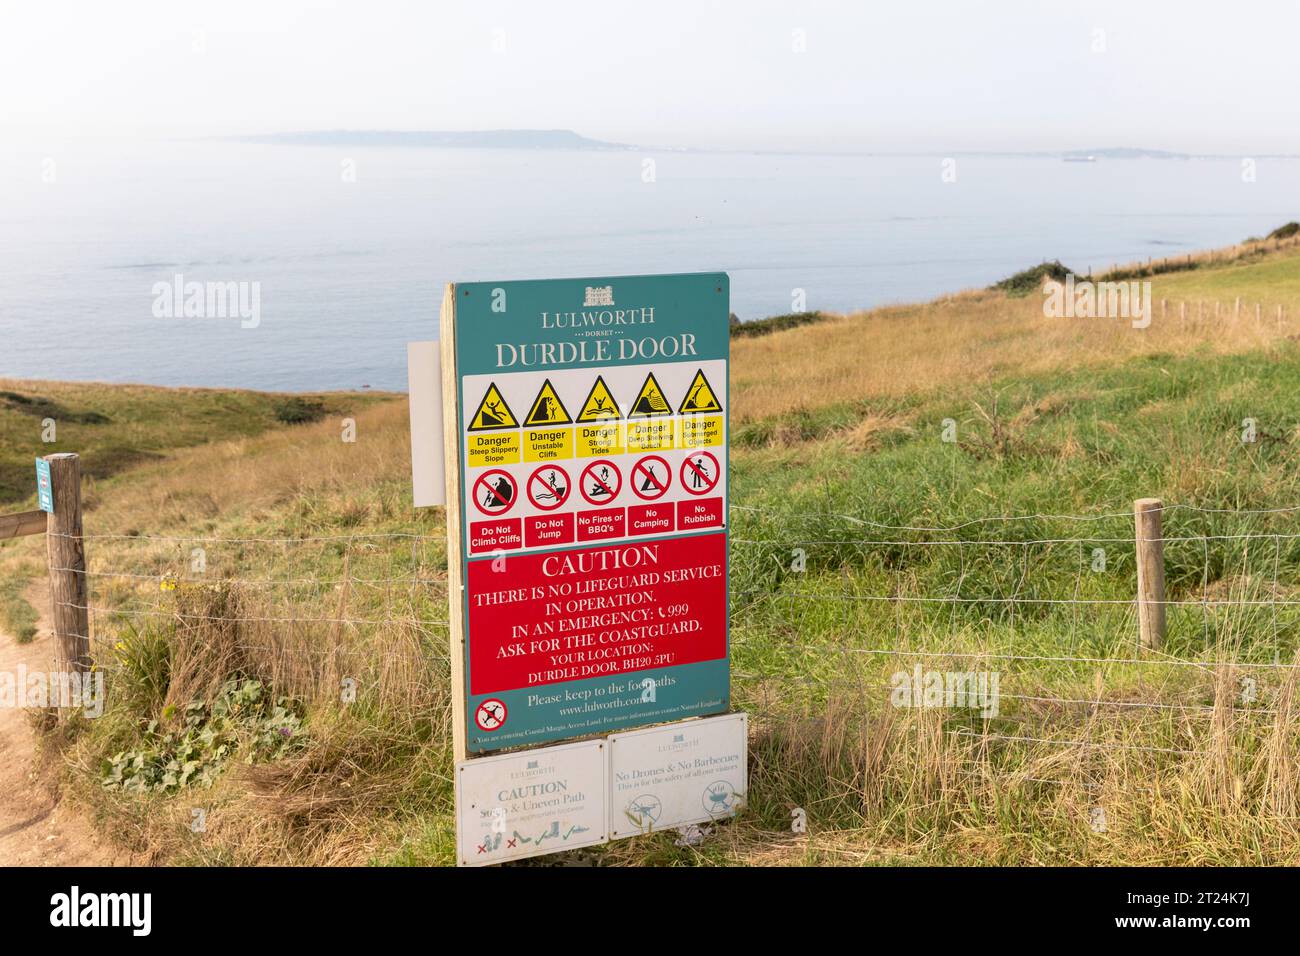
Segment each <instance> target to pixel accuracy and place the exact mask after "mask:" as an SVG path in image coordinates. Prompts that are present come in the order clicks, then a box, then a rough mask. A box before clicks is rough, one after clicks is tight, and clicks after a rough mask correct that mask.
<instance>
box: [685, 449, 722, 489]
mask: <svg viewBox="0 0 1300 956" xmlns="http://www.w3.org/2000/svg"><path fill="white" fill-rule="evenodd" d="M721 474H722V469H721V468H720V467H719V466H718V459H716V458H714V457H713V455H712V454H710V453H709V452H707V451H693V452H691V453H690V454H689V455H687V456H686V458H685V459H684V460H683V461H682V487H683V488H685V489H686V491H687V493H688V494H692V495H707V494H708V493H709V492H710V491H712V490H713V489H714V488H716V487H718V476H720V475H721Z"/></svg>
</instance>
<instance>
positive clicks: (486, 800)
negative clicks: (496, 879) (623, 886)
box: [456, 740, 609, 866]
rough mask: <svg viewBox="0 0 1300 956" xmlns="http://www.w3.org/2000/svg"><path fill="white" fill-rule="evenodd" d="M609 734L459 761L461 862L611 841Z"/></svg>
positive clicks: (504, 858)
mask: <svg viewBox="0 0 1300 956" xmlns="http://www.w3.org/2000/svg"><path fill="white" fill-rule="evenodd" d="M606 749H607V745H606V743H605V741H603V740H592V741H587V742H585V743H577V744H564V745H562V746H559V747H544V748H540V749H537V750H527V751H523V752H521V753H512V754H503V755H501V756H499V757H480V758H479V759H477V760H467V761H463V762H461V763H458V764H457V765H456V811H457V812H456V847H457V858H458V861H459V863H460V865H461V866H487V865H489V864H492V863H504V862H505V861H507V860H520V859H523V858H525V857H530V856H541V855H542V854H544V853H558V852H560V851H561V850H573V849H577V848H579V847H584V846H593V845H595V844H597V843H604V842H606V836H605V834H606V832H607V830H608V813H607V807H608V803H607V800H606V798H607V796H608V792H609V784H608V779H607V772H608V765H607V759H606Z"/></svg>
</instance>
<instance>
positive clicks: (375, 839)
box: [0, 250, 1300, 864]
mask: <svg viewBox="0 0 1300 956" xmlns="http://www.w3.org/2000/svg"><path fill="white" fill-rule="evenodd" d="M1154 283H1155V285H1154V288H1155V293H1154V294H1155V297H1156V298H1157V300H1159V299H1162V298H1163V299H1165V300H1166V306H1165V312H1164V319H1163V320H1162V318H1161V313H1160V312H1159V311H1157V314H1156V317H1155V321H1154V322H1153V325H1152V327H1151V328H1149V329H1146V330H1135V329H1132V328H1130V327H1129V326H1128V325H1127V324H1125V323H1123V322H1121V321H1118V320H1096V319H1093V320H1062V319H1050V320H1049V319H1046V318H1044V317H1043V314H1042V304H1041V300H1040V299H1038V298H1037V297H1036V296H1029V297H1028V298H1022V299H1009V298H1007V297H1005V296H1003V295H1001V294H998V293H991V292H981V293H970V294H966V295H960V296H953V297H950V298H946V299H943V300H940V301H936V302H933V303H926V304H922V305H917V306H909V307H899V308H890V309H881V310H876V311H873V312H870V313H866V314H862V315H852V316H841V317H833V318H829V319H827V320H825V321H821V322H818V323H815V324H808V325H804V326H802V327H796V328H791V329H788V330H785V331H777V332H773V333H771V334H767V335H763V336H755V337H745V338H742V339H738V340H737V341H736V342H735V344H734V350H733V382H732V397H733V406H734V407H733V408H732V409H730V413H731V421H732V429H733V471H732V483H733V484H732V495H733V506H734V510H733V514H732V519H731V530H732V534H733V552H732V580H731V588H732V601H733V614H732V635H733V647H734V668H735V680H734V692H735V695H736V704H737V706H738V707H743V708H745V709H747V710H749V711H750V713H751V714H752V715H753V720H752V732H753V737H752V740H751V748H752V774H753V779H752V782H751V791H750V805H749V808H748V809H747V810H746V812H745V813H744V814H743V815H742V816H741V818H739V819H737V820H736V821H733V822H732V823H731V824H729V825H726V826H724V827H720V828H718V830H717V831H716V832H715V833H714V834H713V835H711V837H710V838H709V839H708V840H707V841H706V842H705V843H704V844H702V845H701V846H699V847H694V848H683V847H677V846H675V845H674V843H673V839H672V837H671V836H670V835H665V836H655V837H650V838H639V839H634V840H630V841H624V842H621V843H618V844H614V845H612V846H609V847H606V848H601V849H599V850H596V851H590V852H588V853H587V854H586V856H587V857H588V858H589V859H592V860H595V861H597V862H601V863H608V864H618V863H661V864H662V863H685V864H689V863H738V862H740V863H754V864H785V863H806V862H822V863H862V862H886V863H901V862H908V863H910V862H919V863H989V862H1005V863H1011V862H1015V863H1107V862H1114V863H1157V862H1164V863H1227V862H1235V863H1257V862H1265V863H1281V862H1289V863H1295V862H1297V861H1298V860H1300V856H1297V854H1298V853H1300V851H1298V850H1297V849H1296V848H1297V847H1298V846H1300V841H1297V837H1298V836H1300V828H1298V827H1297V818H1298V817H1300V806H1297V801H1298V800H1300V796H1298V795H1297V791H1296V788H1295V781H1296V780H1297V779H1300V752H1298V750H1297V748H1298V746H1300V733H1298V730H1300V727H1298V725H1297V718H1296V709H1295V686H1294V685H1295V674H1296V671H1295V670H1292V669H1288V668H1286V667H1278V666H1274V665H1275V664H1279V663H1280V664H1286V663H1289V662H1291V661H1292V660H1293V659H1295V656H1296V652H1297V647H1298V646H1300V614H1298V613H1297V612H1296V610H1295V608H1296V607H1297V606H1300V588H1297V586H1296V582H1297V571H1300V544H1298V543H1297V542H1300V528H1298V527H1297V520H1296V515H1297V512H1289V511H1277V510H1275V509H1278V508H1279V507H1282V506H1294V505H1300V486H1298V483H1300V477H1298V476H1300V470H1298V469H1297V467H1296V466H1297V460H1296V459H1297V450H1298V446H1300V432H1298V431H1297V423H1298V422H1300V396H1298V395H1297V394H1296V389H1295V382H1296V381H1297V371H1298V370H1300V346H1298V345H1297V344H1296V342H1295V337H1296V336H1297V334H1300V295H1297V289H1300V256H1297V255H1296V254H1295V252H1294V251H1292V250H1284V251H1282V252H1279V253H1271V254H1269V255H1267V256H1265V257H1264V258H1262V259H1257V260H1256V261H1253V262H1246V263H1241V264H1234V265H1222V264H1219V265H1216V266H1207V267H1204V268H1199V269H1196V270H1193V271H1190V272H1183V273H1170V274H1167V275H1162V276H1159V277H1157V278H1156V279H1155V280H1154ZM1238 295H1241V296H1243V297H1244V298H1245V299H1246V300H1247V301H1248V302H1250V303H1252V304H1253V303H1254V302H1255V301H1258V302H1261V303H1262V304H1263V306H1264V310H1263V311H1264V312H1265V314H1267V315H1270V316H1272V314H1273V311H1272V310H1273V309H1275V307H1276V305H1278V304H1281V305H1283V306H1284V307H1285V309H1286V312H1285V315H1284V319H1283V322H1282V323H1281V325H1279V324H1278V323H1277V322H1276V321H1275V320H1273V319H1272V318H1270V320H1269V321H1266V322H1256V321H1255V318H1254V311H1253V308H1251V309H1249V310H1243V313H1242V314H1241V315H1239V316H1235V317H1234V316H1233V309H1232V308H1231V307H1230V306H1231V305H1233V304H1234V303H1235V297H1236V296H1238ZM1214 301H1221V302H1222V303H1226V304H1221V305H1220V311H1219V318H1218V320H1217V321H1215V320H1214V318H1213V315H1214V306H1213V302H1214ZM1183 302H1187V303H1189V308H1188V312H1187V315H1188V318H1187V319H1186V320H1184V319H1183V318H1182V317H1181V315H1180V310H1179V306H1180V305H1181V303H1183ZM1198 314H1199V318H1198V317H1197V316H1198ZM51 394H53V393H51ZM58 398H59V400H60V401H62V402H64V403H66V404H68V405H69V406H70V407H89V403H85V402H83V403H81V405H77V404H76V401H77V399H76V396H75V394H71V393H61V394H59V395H58ZM258 398H259V397H256V396H246V397H241V398H240V399H239V401H247V402H255V401H257V400H258ZM263 398H264V399H265V401H267V402H274V401H275V400H276V399H275V398H274V397H263ZM351 398H352V397H351V396H348V399H349V400H350V399H351ZM211 400H212V401H214V402H215V401H218V399H217V398H216V396H213V398H212V399H211ZM331 400H333V399H331ZM337 400H339V401H342V400H343V399H342V398H339V399H337ZM94 407H95V408H98V407H99V406H94ZM257 408H258V410H257V411H256V412H255V413H254V414H253V418H254V419H255V420H259V421H261V422H262V423H263V424H262V427H260V428H256V429H253V431H255V432H256V433H255V434H249V433H239V434H238V436H237V437H235V436H234V433H228V434H226V435H220V434H218V433H216V432H214V433H213V435H212V437H213V438H214V439H220V440H216V441H213V442H212V443H210V444H202V445H196V446H194V447H178V446H181V445H188V444H192V443H191V442H188V441H186V442H181V441H177V442H174V443H173V444H172V445H171V446H169V447H167V448H162V447H156V449H155V450H156V451H157V452H158V453H159V454H160V455H163V456H164V457H161V458H159V459H157V460H151V461H144V462H141V463H138V464H137V465H135V466H134V467H132V468H131V469H130V471H129V472H127V473H125V474H124V475H122V476H121V478H120V479H118V480H110V481H104V482H96V483H95V484H94V487H93V494H92V501H91V507H90V511H89V513H88V515H87V518H86V524H87V530H88V532H90V533H92V534H96V535H101V536H105V537H99V538H96V539H93V540H91V541H90V542H89V548H90V567H91V588H92V603H93V604H94V605H95V606H96V607H97V608H101V609H103V610H102V611H100V612H97V613H96V615H95V620H94V633H95V637H96V652H97V657H98V659H99V661H100V662H101V665H102V666H103V667H104V668H105V670H106V671H107V673H108V674H109V678H110V689H111V693H112V695H113V696H112V699H111V702H110V707H109V710H108V712H107V714H106V715H105V717H104V718H103V719H100V720H97V721H80V722H76V723H74V724H73V725H72V726H71V727H70V728H68V729H67V730H66V731H65V732H64V733H63V734H62V735H61V737H60V738H59V740H58V741H57V743H58V747H59V752H60V756H59V759H61V760H62V761H63V762H64V766H65V778H66V780H67V786H68V790H69V793H70V795H71V796H72V797H74V798H75V799H77V800H79V801H80V802H81V803H82V804H83V805H85V806H86V807H88V808H89V809H90V811H91V812H92V813H93V814H94V815H95V817H96V819H98V820H99V821H101V823H102V824H103V826H104V828H105V830H106V831H107V832H110V833H112V834H114V835H115V836H116V838H117V839H119V840H121V841H123V842H124V843H126V844H128V845H130V846H131V847H132V848H134V849H136V850H138V851H142V852H145V853H148V854H151V856H152V858H153V859H155V860H157V861H160V862H161V861H167V862H218V861H220V862H238V863H251V862H262V863H268V862H350V863H357V862H377V863H384V864H413V863H418V864H429V863H436V864H446V863H450V862H452V839H453V832H454V825H453V819H452V797H451V789H450V771H451V756H450V747H449V744H448V740H447V727H448V722H449V700H448V684H447V680H448V664H447V648H446V631H445V626H444V624H443V622H444V621H445V619H446V600H447V598H446V589H445V580H446V579H445V570H446V568H445V551H444V549H443V545H442V542H441V535H442V534H443V526H442V515H441V511H440V510H428V511H422V512H413V511H412V509H411V508H410V504H409V502H410V488H409V458H408V450H407V432H406V407H405V402H404V400H401V399H380V400H375V401H373V402H372V403H369V404H367V406H366V407H364V408H360V407H359V409H358V411H357V412H356V416H355V417H356V419H357V435H356V439H357V440H356V442H355V443H351V444H350V443H345V442H343V441H341V440H340V435H339V429H338V426H337V422H335V421H329V420H326V421H321V422H318V423H316V424H305V425H300V426H295V427H283V426H276V425H274V423H273V421H272V420H271V417H272V416H273V415H274V412H273V410H271V406H270V405H267V406H258V407H257ZM104 409H105V411H104V414H107V415H109V416H110V417H112V416H113V415H114V414H117V415H118V416H119V418H120V419H125V418H126V417H127V415H126V413H125V412H124V411H123V410H122V409H121V408H120V407H117V408H116V409H115V410H112V409H109V408H108V406H104ZM258 415H260V416H261V418H260V419H257V416H258ZM172 417H174V418H180V417H182V416H180V415H178V414H176V413H175V412H173V413H172ZM1245 419H1252V420H1253V421H1254V423H1255V438H1256V440H1255V441H1253V442H1243V441H1242V440H1241V436H1242V431H1243V427H1244V426H1243V421H1244V420H1245ZM86 427H87V428H90V427H91V426H86ZM95 427H100V428H103V429H104V430H103V431H102V432H100V433H97V434H98V435H100V436H102V437H101V438H99V439H98V440H100V441H102V442H103V443H104V444H105V446H107V445H109V444H112V443H118V442H120V443H121V444H123V445H129V444H130V442H129V441H128V440H126V439H118V438H116V437H112V436H113V431H112V429H113V427H114V426H106V425H101V426H95ZM215 427H216V426H214V428H215ZM222 427H227V428H231V429H233V428H236V427H238V426H237V425H236V424H235V423H234V422H231V423H228V424H226V425H224V426H222ZM87 434H89V432H88V433H87ZM945 438H952V439H954V440H951V441H949V440H945ZM5 447H6V459H8V457H9V455H8V445H6V446H5ZM151 447H154V446H151ZM128 479H129V480H128ZM1148 495H1150V496H1162V497H1164V499H1165V500H1166V501H1167V502H1169V503H1176V504H1177V505H1179V507H1178V508H1176V509H1173V510H1171V511H1170V512H1169V513H1168V515H1167V518H1166V534H1167V535H1168V536H1169V537H1171V538H1172V539H1174V540H1171V541H1170V542H1168V543H1167V546H1166V566H1167V570H1168V574H1169V582H1170V598H1171V600H1173V601H1175V602H1176V603H1175V604H1174V606H1172V607H1171V608H1170V628H1169V640H1168V643H1167V646H1166V647H1165V648H1164V650H1163V652H1162V654H1160V655H1158V656H1156V657H1154V658H1144V657H1143V656H1142V655H1141V654H1139V652H1138V651H1137V649H1136V647H1135V628H1136V625H1135V621H1134V617H1133V609H1132V605H1131V600H1132V596H1133V560H1134V555H1133V543H1132V538H1133V529H1132V518H1131V507H1132V501H1133V499H1134V498H1137V497H1142V496H1148ZM1243 509H1245V510H1243ZM1007 516H1022V517H1020V518H1019V519H1018V520H1003V519H1005V518H1006V517H1007ZM1077 516H1084V517H1083V518H1082V519H1081V518H1079V517H1077ZM1243 535H1247V536H1249V537H1241V536H1243ZM115 536H120V537H115ZM1261 536H1271V537H1261ZM196 549H202V551H201V556H202V559H203V562H205V565H206V567H205V570H203V571H201V572H199V571H196V570H195V567H196V565H195V560H196ZM1098 549H1101V550H1102V551H1103V552H1104V561H1102V562H1101V565H1100V568H1099V566H1098V558H1097V550H1098ZM38 554H39V546H38V544H37V543H36V542H33V541H31V540H28V541H25V542H17V543H14V544H10V545H7V546H4V547H2V548H0V562H4V565H3V567H5V568H9V569H15V568H25V569H26V572H29V573H30V572H31V571H32V570H34V569H35V568H36V567H38V566H39V558H38ZM11 573H12V572H11ZM0 579H2V578H0ZM954 599H955V600H954ZM934 655H945V656H943V657H935V656H934ZM1222 660H1236V661H1238V662H1240V665H1239V666H1238V667H1237V668H1235V669H1232V668H1223V667H1215V666H1201V667H1198V666H1185V665H1186V664H1187V663H1188V662H1212V661H1222ZM918 663H920V664H923V665H924V666H925V667H927V668H932V667H935V668H939V669H948V668H951V669H958V670H965V669H972V670H996V671H998V672H999V674H1000V680H1001V693H1002V702H1001V706H1000V710H999V713H998V714H997V715H996V716H992V717H989V718H987V719H985V718H983V717H981V716H979V715H978V714H977V713H973V712H969V711H953V710H946V711H940V710H914V709H900V708H896V707H893V706H891V705H890V689H891V688H890V685H891V680H892V678H893V675H894V674H895V673H896V672H897V671H899V670H910V669H911V668H912V667H913V666H914V665H915V664H918ZM1243 676H1251V677H1252V679H1256V683H1257V695H1256V696H1255V697H1254V698H1252V701H1251V702H1250V703H1249V704H1243V703H1242V702H1241V698H1240V694H1239V688H1240V681H1241V678H1242V677H1243ZM347 687H351V688H352V689H353V690H355V699H350V698H349V696H348V695H347V694H346V693H343V692H342V690H343V689H344V688H347ZM195 807H200V808H203V809H205V810H206V813H207V816H206V819H207V826H206V829H205V832H203V833H194V832H193V831H192V829H191V822H192V811H193V809H194V808H195ZM795 808H801V809H803V810H804V811H806V813H807V818H808V829H809V832H808V833H807V834H803V835H798V834H794V833H791V832H790V825H789V821H790V815H791V812H792V811H793V810H794V809H795ZM1098 808H1100V809H1102V810H1103V811H1104V815H1105V820H1106V824H1105V826H1104V827H1102V828H1100V829H1099V828H1098V827H1097V826H1096V823H1095V821H1096V816H1095V811H1096V810H1097V809H1098Z"/></svg>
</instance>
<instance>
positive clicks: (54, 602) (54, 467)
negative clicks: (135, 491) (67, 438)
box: [45, 454, 91, 672]
mask: <svg viewBox="0 0 1300 956" xmlns="http://www.w3.org/2000/svg"><path fill="white" fill-rule="evenodd" d="M45 460H46V461H48V462H49V463H50V484H51V486H52V488H51V491H52V494H53V496H54V513H53V514H51V515H50V517H49V526H48V530H47V532H46V542H47V546H48V554H49V561H50V615H51V617H52V618H53V621H54V636H55V639H56V641H57V643H58V647H59V664H60V666H62V667H64V668H66V669H67V670H69V671H80V672H85V671H88V670H90V664H91V662H90V611H89V609H88V608H89V604H90V602H89V600H88V599H87V595H88V594H89V589H88V588H87V587H86V547H85V542H84V541H82V536H81V457H80V456H79V455H73V454H59V455H46V456H45Z"/></svg>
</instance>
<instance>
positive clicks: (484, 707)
mask: <svg viewBox="0 0 1300 956" xmlns="http://www.w3.org/2000/svg"><path fill="white" fill-rule="evenodd" d="M505 722H506V705H505V702H504V701H500V700H497V699H496V698H495V697H489V698H488V699H487V700H485V701H483V703H481V704H479V705H478V708H477V709H476V710H475V711H474V723H476V724H478V729H479V730H486V731H488V732H489V733H491V732H492V731H494V730H499V729H500V727H501V725H502V724H504V723H505Z"/></svg>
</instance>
